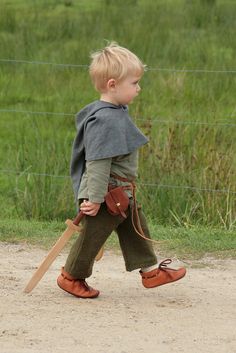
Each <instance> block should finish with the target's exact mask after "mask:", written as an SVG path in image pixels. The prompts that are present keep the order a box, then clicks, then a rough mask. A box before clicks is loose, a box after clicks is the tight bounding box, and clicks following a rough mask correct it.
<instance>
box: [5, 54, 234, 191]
mask: <svg viewBox="0 0 236 353" xmlns="http://www.w3.org/2000/svg"><path fill="white" fill-rule="evenodd" d="M0 63H9V64H31V65H51V66H55V67H62V68H84V69H88V67H89V66H88V65H87V64H62V63H55V62H47V61H30V60H21V59H0ZM147 71H163V72H186V73H206V74H207V73H216V74H218V73H219V74H223V73H224V74H235V73H236V70H233V69H232V70H231V69H230V70H223V69H220V70H215V69H211V70H209V69H176V68H159V67H147ZM0 112H2V113H15V114H28V115H41V116H45V115H49V116H61V117H64V116H70V117H72V116H73V117H74V116H75V113H66V112H48V111H29V110H18V109H0ZM136 120H137V121H148V122H151V123H159V124H184V125H187V124H188V125H206V126H222V127H235V126H236V123H231V122H219V121H215V122H201V121H187V120H186V121H184V120H173V119H171V120H170V119H169V118H168V119H163V118H148V119H144V118H137V119H136ZM0 174H6V175H12V174H14V175H19V176H23V175H25V174H27V175H34V176H40V177H51V178H60V179H62V178H64V179H66V178H67V179H68V178H70V176H69V175H54V174H46V173H36V172H28V171H26V170H25V171H17V170H7V169H1V170H0ZM138 184H139V185H143V186H149V187H155V188H168V189H187V190H192V191H196V192H211V193H227V194H236V192H235V191H232V190H230V189H213V188H201V187H192V186H187V185H168V184H159V183H149V182H138Z"/></svg>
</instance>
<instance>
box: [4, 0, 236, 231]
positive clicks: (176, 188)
mask: <svg viewBox="0 0 236 353" xmlns="http://www.w3.org/2000/svg"><path fill="white" fill-rule="evenodd" d="M235 7H236V6H235V4H234V2H232V1H210V0H208V1H201V0H194V1H188V0H176V1H173V0H168V1H161V0H158V1H151V0H148V1H144V0H139V1H138V0H129V1H126V2H125V6H124V2H123V1H121V0H117V1H111V0H110V1H109V0H106V1H99V0H96V1H92V0H91V1H81V2H77V1H72V0H71V1H66V0H64V1H53V0H50V1H35V2H33V3H32V2H29V1H26V0H25V1H17V0H12V1H11V2H8V1H3V3H2V8H1V13H0V53H1V55H0V56H1V57H2V58H12V59H25V60H29V61H34V60H35V61H47V62H55V63H65V64H66V63H72V64H87V63H88V57H89V53H90V52H91V51H92V50H95V49H97V48H100V47H102V46H104V44H105V43H106V39H108V40H116V41H117V42H119V43H120V44H121V45H124V46H127V47H129V48H130V49H131V50H133V51H135V52H136V53H137V54H138V55H139V56H140V57H141V58H142V59H143V61H144V62H145V63H146V64H148V66H149V67H151V68H159V67H162V68H176V69H186V70H187V69H206V70H232V69H234V70H235V56H234V53H235V38H234V33H235V20H234V15H233V14H234V11H235ZM235 77H236V76H235V75H234V74H230V73H228V74H223V73H210V72H209V73H196V72H195V73H193V72H166V71H157V70H154V71H153V70H150V71H148V72H146V73H145V76H144V78H143V80H142V87H143V91H142V93H141V95H140V96H139V97H138V98H137V100H136V101H135V103H134V104H133V105H132V106H131V107H130V111H131V114H132V116H133V117H134V119H135V121H136V122H137V124H138V125H139V126H140V128H141V129H142V130H143V131H144V133H145V134H146V135H147V136H148V137H149V138H150V144H149V145H148V146H145V147H144V148H143V149H142V150H141V152H140V176H139V185H140V187H139V199H140V200H141V202H142V204H143V205H144V208H145V210H146V212H147V213H148V215H149V216H150V217H151V218H153V219H154V220H155V221H156V222H158V223H162V224H177V225H185V226H187V227H190V226H191V225H193V224H208V225H209V224H210V225H218V226H219V225H220V226H223V227H225V228H232V227H234V226H235V214H236V212H235V194H234V193H233V192H235V191H236V190H235V179H236V178H235V174H236V173H235V171H236V160H235V147H236V128H235V126H231V125H230V124H236V107H235V81H236V78H235ZM0 82H1V91H0V103H1V108H9V109H18V110H29V111H48V112H66V113H75V112H76V111H78V110H79V109H80V108H82V107H83V106H84V105H85V104H87V103H89V102H90V101H92V100H94V99H97V97H98V96H97V94H96V92H95V91H94V89H93V88H92V86H91V84H90V81H89V77H88V73H87V69H86V68H85V67H81V68H69V67H58V66H53V65H39V64H38V65H33V64H31V65H30V64H12V63H0ZM158 120H161V121H162V122H160V121H158ZM196 122H197V123H199V124H195V123H196ZM200 123H201V124H200ZM203 123H206V124H203ZM215 123H221V124H222V125H220V124H215ZM207 124H209V125H207ZM214 124H215V125H214ZM74 134H75V130H74V119H73V117H70V116H64V117H63V116H61V115H58V116H51V115H47V116H42V115H36V116H33V115H30V114H17V113H1V118H0V136H1V142H0V147H1V149H0V160H1V165H0V169H5V170H6V169H8V170H19V171H21V172H22V173H21V174H20V175H14V174H8V175H6V174H1V175H0V186H1V190H2V193H1V195H0V199H1V201H2V204H4V205H6V206H5V207H3V208H2V209H1V211H0V215H1V217H5V216H6V215H7V216H9V215H10V216H17V215H18V216H20V217H22V218H35V219H54V218H58V219H64V218H66V217H67V215H68V214H74V212H75V206H74V200H73V195H72V190H71V185H70V180H69V178H67V177H65V178H53V177H50V176H43V175H35V174H32V173H36V174H47V175H64V176H67V175H68V174H69V160H70V151H71V144H72V141H73V137H74ZM149 184H151V185H149ZM182 186H189V187H191V188H192V189H188V188H182ZM195 188H196V189H198V190H196V189H195ZM199 189H207V190H218V192H216V191H203V190H199ZM221 190H228V192H226V193H224V192H221Z"/></svg>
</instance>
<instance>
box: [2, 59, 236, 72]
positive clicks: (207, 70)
mask: <svg viewBox="0 0 236 353" xmlns="http://www.w3.org/2000/svg"><path fill="white" fill-rule="evenodd" d="M0 62H2V63H9V64H31V65H51V66H58V67H64V68H88V67H89V65H87V64H62V63H55V62H48V61H38V60H36V61H33V60H24V59H4V58H3V59H0ZM146 70H147V71H163V72H189V73H219V74H235V73H236V70H234V69H232V70H231V69H230V70H223V69H221V70H214V69H211V70H210V69H176V68H162V67H151V66H150V67H149V66H147V68H146Z"/></svg>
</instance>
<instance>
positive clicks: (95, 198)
mask: <svg viewBox="0 0 236 353" xmlns="http://www.w3.org/2000/svg"><path fill="white" fill-rule="evenodd" d="M111 162H112V158H106V159H99V160H96V161H87V163H86V169H87V178H88V179H87V188H88V196H89V201H91V202H96V203H102V202H104V196H105V195H106V193H107V188H108V182H109V178H110V172H111Z"/></svg>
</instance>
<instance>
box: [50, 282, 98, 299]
mask: <svg viewBox="0 0 236 353" xmlns="http://www.w3.org/2000/svg"><path fill="white" fill-rule="evenodd" d="M57 285H58V287H59V288H61V289H62V290H64V291H65V292H67V293H69V294H71V295H73V296H74V297H76V298H81V299H94V298H97V297H98V296H99V294H100V292H98V294H95V295H93V296H91V297H82V296H80V295H76V294H74V293H71V292H69V291H68V290H66V289H64V288H62V287H61V286H60V284H59V283H58V282H57Z"/></svg>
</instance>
